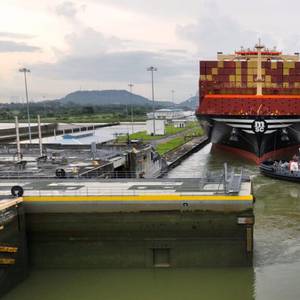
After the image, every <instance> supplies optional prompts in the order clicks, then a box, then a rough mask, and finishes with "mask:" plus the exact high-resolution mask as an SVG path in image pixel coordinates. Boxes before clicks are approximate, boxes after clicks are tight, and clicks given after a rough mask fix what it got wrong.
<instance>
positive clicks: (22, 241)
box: [0, 203, 28, 297]
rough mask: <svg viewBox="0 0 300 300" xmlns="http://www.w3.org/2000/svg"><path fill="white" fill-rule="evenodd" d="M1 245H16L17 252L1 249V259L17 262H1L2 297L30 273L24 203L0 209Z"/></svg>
mask: <svg viewBox="0 0 300 300" xmlns="http://www.w3.org/2000/svg"><path fill="white" fill-rule="evenodd" d="M0 226H1V227H0V228H1V230H0V246H10V247H16V248H17V252H16V253H9V252H7V251H0V258H1V259H14V260H15V263H12V264H2V263H1V264H0V297H1V296H2V295H3V294H4V293H6V292H8V291H9V290H10V289H12V288H13V287H15V286H16V285H17V284H18V283H20V282H21V281H22V280H24V279H25V278H26V276H27V273H28V256H27V244H26V235H25V217H24V209H23V204H22V203H20V204H18V205H17V206H13V207H11V208H8V209H6V210H4V211H0Z"/></svg>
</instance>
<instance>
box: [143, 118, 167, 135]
mask: <svg viewBox="0 0 300 300" xmlns="http://www.w3.org/2000/svg"><path fill="white" fill-rule="evenodd" d="M153 123H154V124H153ZM154 126H155V135H164V134H165V121H164V120H154V122H153V119H152V120H147V122H146V129H147V134H149V135H154Z"/></svg>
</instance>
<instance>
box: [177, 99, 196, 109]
mask: <svg viewBox="0 0 300 300" xmlns="http://www.w3.org/2000/svg"><path fill="white" fill-rule="evenodd" d="M198 104H199V96H194V97H190V98H189V99H187V100H185V101H183V102H181V103H179V105H180V106H181V107H187V108H190V109H192V110H195V109H196V108H197V106H198Z"/></svg>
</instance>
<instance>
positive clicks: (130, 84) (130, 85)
mask: <svg viewBox="0 0 300 300" xmlns="http://www.w3.org/2000/svg"><path fill="white" fill-rule="evenodd" d="M128 86H129V89H130V94H131V96H132V88H133V87H134V84H132V83H129V84H128ZM131 133H132V134H133V103H131Z"/></svg>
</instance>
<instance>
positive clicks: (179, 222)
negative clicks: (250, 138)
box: [1, 178, 254, 268]
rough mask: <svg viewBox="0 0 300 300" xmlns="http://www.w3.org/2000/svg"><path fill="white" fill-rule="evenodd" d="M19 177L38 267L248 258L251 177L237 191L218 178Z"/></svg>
mask: <svg viewBox="0 0 300 300" xmlns="http://www.w3.org/2000/svg"><path fill="white" fill-rule="evenodd" d="M14 184H15V183H14V182H10V181H4V182H2V184H1V185H2V186H3V185H5V186H6V187H9V186H12V185H14ZM18 184H19V185H20V186H22V188H23V189H24V196H23V200H24V206H25V210H26V219H27V233H28V239H29V250H30V262H31V264H32V265H33V266H35V267H43V268H44V267H51V268H62V267H63V268H67V267H70V268H71V267H74V266H76V267H82V268H87V267H95V268H99V267H103V268H111V267H132V268H147V267H150V268H151V267H212V266H218V267H225V266H250V265H252V257H253V224H254V216H253V204H254V198H253V195H252V193H251V182H250V180H249V179H243V180H242V181H241V182H240V187H239V190H238V192H236V191H229V190H228V187H226V186H224V184H223V183H222V182H220V179H219V178H214V179H211V180H209V179H202V180H199V179H163V180H128V179H126V180H119V179H118V180H76V181H74V180H73V181H72V180H54V181H53V180H52V181H49V180H40V181H39V182H36V181H32V180H31V181H30V180H22V181H19V182H18ZM225 185H226V184H225ZM1 192H2V193H7V188H6V189H5V188H3V187H2V191H1Z"/></svg>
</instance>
